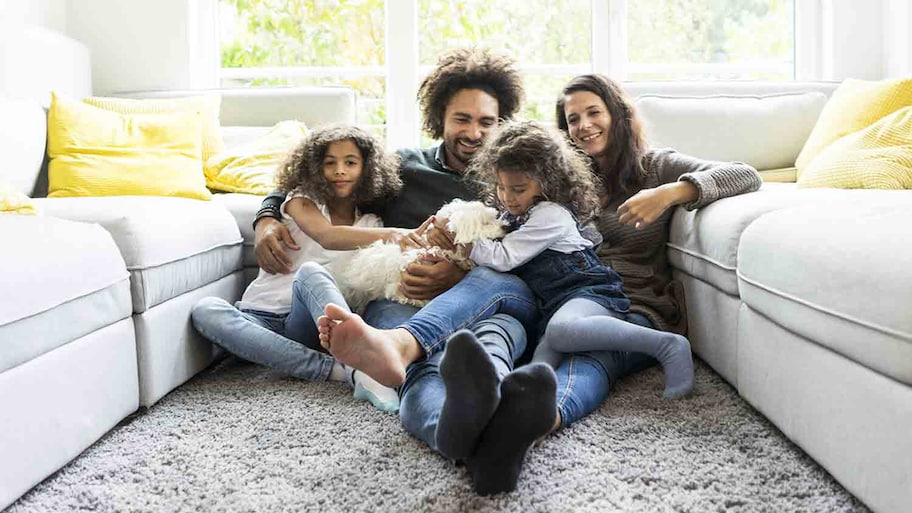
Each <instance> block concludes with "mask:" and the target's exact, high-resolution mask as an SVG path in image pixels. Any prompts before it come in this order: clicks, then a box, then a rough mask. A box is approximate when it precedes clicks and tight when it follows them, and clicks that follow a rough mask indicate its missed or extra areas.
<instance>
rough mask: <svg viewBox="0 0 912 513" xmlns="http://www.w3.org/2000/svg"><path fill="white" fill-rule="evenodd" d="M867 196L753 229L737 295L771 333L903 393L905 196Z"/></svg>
mask: <svg viewBox="0 0 912 513" xmlns="http://www.w3.org/2000/svg"><path fill="white" fill-rule="evenodd" d="M858 192H861V191H858ZM877 192H880V194H878V195H876V197H871V196H870V195H867V197H857V198H855V200H854V201H852V202H845V203H843V204H840V205H814V206H806V207H800V208H792V209H787V210H780V211H777V212H773V213H769V214H767V215H765V216H763V217H761V218H760V219H758V220H757V221H756V222H754V223H753V224H751V225H750V226H749V227H748V228H747V229H746V230H745V231H744V235H743V237H742V238H741V245H740V249H739V262H738V278H739V280H738V281H739V288H740V290H741V298H742V300H743V301H744V302H745V303H746V304H747V305H748V306H749V307H751V308H752V309H754V310H756V311H758V312H760V313H761V314H763V315H764V316H766V317H768V318H769V319H771V320H772V321H773V322H775V323H777V324H779V325H780V326H782V327H784V328H786V329H788V330H791V331H792V332H794V333H796V334H798V335H800V336H802V337H805V338H807V339H809V340H811V341H813V342H815V343H817V344H820V345H822V346H824V347H826V348H828V349H830V350H833V351H835V352H837V353H839V354H842V355H844V356H846V357H848V358H850V359H852V360H854V361H857V362H859V363H861V364H862V365H865V366H867V367H868V368H871V369H873V370H875V371H877V372H880V373H882V374H885V375H887V376H889V377H891V378H893V379H896V380H898V381H901V382H903V383H906V384H907V385H912V315H910V305H912V273H910V272H909V269H912V225H910V224H909V220H910V219H912V193H909V192H905V191H877ZM808 365H813V362H808Z"/></svg>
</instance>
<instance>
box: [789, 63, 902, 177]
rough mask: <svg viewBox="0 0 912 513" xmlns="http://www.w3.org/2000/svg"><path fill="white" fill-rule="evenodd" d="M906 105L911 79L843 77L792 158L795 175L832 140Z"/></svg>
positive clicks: (859, 128)
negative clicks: (796, 156) (799, 149)
mask: <svg viewBox="0 0 912 513" xmlns="http://www.w3.org/2000/svg"><path fill="white" fill-rule="evenodd" d="M909 105H912V79H909V78H902V79H890V80H878V81H868V80H858V79H853V78H849V79H846V80H844V81H843V82H842V83H841V84H839V87H838V88H837V89H836V91H835V92H833V96H832V98H831V99H830V101H829V102H827V104H826V107H825V108H824V109H823V112H821V113H820V118H819V119H818V120H817V123H816V124H815V125H814V129H813V131H811V133H810V135H809V136H808V137H807V140H806V141H805V143H804V147H803V148H801V153H800V154H799V155H798V158H797V159H795V166H796V167H797V168H798V176H799V177H800V176H801V173H803V172H804V169H805V168H806V167H807V166H808V165H809V164H810V163H811V162H812V161H813V160H814V158H816V157H817V155H819V154H820V152H821V151H823V149H824V148H826V147H827V146H829V145H830V144H831V143H833V141H836V140H837V139H839V138H841V137H844V136H846V135H848V134H851V133H852V132H857V131H858V130H861V129H863V128H865V127H868V126H870V125H871V124H873V123H874V122H875V121H877V120H878V119H880V118H882V117H884V116H886V115H887V114H891V113H893V112H896V111H897V110H899V109H901V108H903V107H907V106H909Z"/></svg>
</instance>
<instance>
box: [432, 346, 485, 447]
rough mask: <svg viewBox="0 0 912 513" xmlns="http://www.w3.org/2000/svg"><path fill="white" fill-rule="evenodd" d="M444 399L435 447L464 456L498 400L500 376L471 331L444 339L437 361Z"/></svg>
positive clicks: (474, 443)
mask: <svg viewBox="0 0 912 513" xmlns="http://www.w3.org/2000/svg"><path fill="white" fill-rule="evenodd" d="M440 377H441V378H442V379H443V384H444V386H445V387H446V399H445V400H444V402H443V408H442V409H441V410H440V418H439V419H438V421H437V431H436V433H435V437H436V441H437V450H438V451H440V453H441V454H443V455H444V456H446V457H448V458H453V459H464V458H467V457H468V456H469V455H470V454H472V453H473V452H474V451H475V447H476V445H477V444H478V437H479V436H480V435H481V432H482V430H484V427H485V426H486V425H487V424H488V421H489V420H490V419H491V415H493V414H494V410H496V409H497V404H498V402H499V401H500V390H499V388H498V384H499V381H500V380H499V378H498V377H497V373H496V371H495V369H494V364H493V363H492V362H491V358H490V356H488V353H487V352H486V351H485V349H484V347H482V345H481V344H480V343H479V342H478V339H477V338H475V335H473V334H472V333H471V332H470V331H465V330H462V331H458V332H456V333H455V334H454V335H453V336H452V337H450V339H449V340H448V341H447V345H446V352H445V353H444V355H443V359H442V361H441V362H440Z"/></svg>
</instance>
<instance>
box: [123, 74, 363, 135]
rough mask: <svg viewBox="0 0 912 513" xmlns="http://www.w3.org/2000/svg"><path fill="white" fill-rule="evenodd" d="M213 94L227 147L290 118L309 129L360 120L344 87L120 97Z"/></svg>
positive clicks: (142, 95)
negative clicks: (217, 100) (218, 104)
mask: <svg viewBox="0 0 912 513" xmlns="http://www.w3.org/2000/svg"><path fill="white" fill-rule="evenodd" d="M213 93H215V94H218V95H220V96H221V97H222V107H221V112H220V115H219V121H220V123H221V126H222V136H223V138H224V139H225V147H226V148H231V147H232V146H235V145H236V144H240V143H243V142H245V141H249V140H250V139H251V138H255V137H257V136H259V135H262V134H264V133H266V132H267V131H268V130H269V128H270V127H272V126H273V125H275V124H276V123H278V122H279V121H285V120H288V119H295V120H298V121H303V122H304V123H305V124H306V125H307V126H308V127H316V126H320V125H325V124H327V123H350V124H354V123H355V122H356V121H357V111H358V105H357V103H358V97H357V94H356V93H355V91H354V89H351V88H349V87H344V86H324V87H270V88H246V89H204V90H196V91H136V92H129V93H119V94H118V95H117V96H123V97H125V98H175V97H180V96H193V95H199V94H213Z"/></svg>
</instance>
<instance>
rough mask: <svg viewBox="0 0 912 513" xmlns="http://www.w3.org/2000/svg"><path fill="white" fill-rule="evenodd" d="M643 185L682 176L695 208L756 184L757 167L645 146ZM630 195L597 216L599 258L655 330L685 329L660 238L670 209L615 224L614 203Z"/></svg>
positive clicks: (680, 295)
mask: <svg viewBox="0 0 912 513" xmlns="http://www.w3.org/2000/svg"><path fill="white" fill-rule="evenodd" d="M643 168H644V170H645V177H644V183H643V189H650V188H653V187H658V186H659V185H662V184H666V183H672V182H675V181H678V180H686V181H688V182H690V183H692V184H694V185H695V186H696V187H697V190H698V191H699V196H698V197H697V199H696V201H693V202H691V203H688V204H686V205H684V208H686V209H687V210H694V209H697V208H700V207H704V206H706V205H709V204H710V203H712V202H713V201H716V200H717V199H720V198H727V197H729V196H736V195H738V194H742V193H745V192H753V191H756V190H757V189H759V188H760V184H761V179H760V175H759V174H758V173H757V170H756V169H754V168H753V167H751V166H749V165H747V164H742V163H740V162H730V163H723V162H711V161H707V160H701V159H696V158H693V157H688V156H687V155H682V154H680V153H678V152H676V151H674V150H671V149H655V150H652V151H650V152H649V153H648V154H647V155H646V157H645V159H644V161H643ZM630 196H632V194H630V195H625V196H623V197H613V198H611V199H610V201H609V203H608V204H607V205H605V207H604V208H603V209H602V213H601V215H600V216H599V217H598V219H597V220H596V222H597V224H598V228H599V231H600V232H601V234H602V237H604V239H605V240H604V242H603V243H602V245H601V246H600V247H599V249H598V255H599V258H601V260H602V262H604V263H605V264H606V265H609V266H611V268H613V269H614V270H615V271H616V272H617V273H618V274H620V275H621V278H623V280H624V292H625V293H627V295H628V296H629V297H630V302H631V307H630V309H631V310H632V311H634V312H637V313H641V314H643V315H645V316H646V317H648V318H649V320H651V321H652V323H653V324H654V325H655V327H656V328H657V329H660V330H664V331H672V332H675V333H680V334H682V335H683V334H686V332H687V310H686V307H685V303H684V288H683V286H682V285H681V283H680V282H678V281H676V280H672V278H671V268H670V267H669V266H668V257H667V254H666V247H665V243H666V242H668V229H669V224H670V223H671V216H672V214H673V213H674V209H668V210H667V211H665V213H663V214H662V216H661V217H659V219H658V220H657V221H656V222H655V223H653V224H651V225H649V226H647V227H645V228H642V229H640V230H637V229H634V228H633V227H632V226H628V225H621V224H620V223H618V214H617V208H618V207H619V206H620V205H621V203H623V202H624V201H626V200H627V199H628V198H629V197H630Z"/></svg>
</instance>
